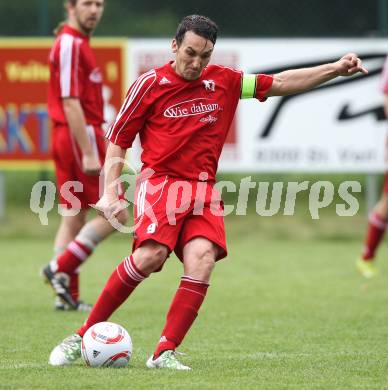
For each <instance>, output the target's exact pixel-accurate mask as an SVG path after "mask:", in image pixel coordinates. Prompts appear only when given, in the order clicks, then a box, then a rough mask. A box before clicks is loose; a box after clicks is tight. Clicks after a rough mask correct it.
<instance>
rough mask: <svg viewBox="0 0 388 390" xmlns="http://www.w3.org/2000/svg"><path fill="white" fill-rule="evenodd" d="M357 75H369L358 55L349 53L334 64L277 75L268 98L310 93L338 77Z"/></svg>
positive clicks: (293, 70)
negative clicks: (310, 90) (309, 91)
mask: <svg viewBox="0 0 388 390" xmlns="http://www.w3.org/2000/svg"><path fill="white" fill-rule="evenodd" d="M356 73H363V74H367V73H368V71H367V70H366V69H365V68H364V67H363V66H362V62H361V60H360V59H359V58H358V57H357V55H356V54H354V53H349V54H346V55H344V56H343V57H342V58H340V59H339V60H338V61H336V62H333V63H329V64H323V65H319V66H314V67H311V68H302V69H292V70H286V71H284V72H281V73H278V74H275V75H274V79H273V84H272V87H271V88H270V90H269V91H268V93H267V94H266V96H285V95H292V94H295V93H300V92H304V91H308V90H309V89H312V88H314V87H317V86H318V85H321V84H323V83H325V82H326V81H329V80H332V79H334V78H336V77H338V76H352V75H354V74H356Z"/></svg>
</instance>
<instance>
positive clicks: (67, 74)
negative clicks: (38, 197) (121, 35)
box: [43, 0, 127, 311]
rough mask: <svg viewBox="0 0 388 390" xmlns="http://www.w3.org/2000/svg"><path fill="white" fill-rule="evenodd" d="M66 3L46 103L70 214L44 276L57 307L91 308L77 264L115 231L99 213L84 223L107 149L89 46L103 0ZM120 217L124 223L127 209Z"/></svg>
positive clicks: (60, 187) (97, 76)
mask: <svg viewBox="0 0 388 390" xmlns="http://www.w3.org/2000/svg"><path fill="white" fill-rule="evenodd" d="M65 8H66V11H67V15H68V18H67V21H66V23H61V24H60V26H59V27H58V29H57V30H58V32H57V38H56V40H55V43H54V45H53V47H52V49H51V52H50V58H49V60H50V84H49V94H48V108H49V115H50V117H51V119H52V123H53V145H52V146H53V158H54V163H55V173H56V178H57V187H58V191H59V193H60V197H59V198H60V199H59V200H60V204H61V205H62V207H63V209H71V210H69V211H72V213H71V214H69V215H65V216H63V217H62V220H61V224H60V226H59V229H58V232H57V235H56V238H55V243H54V252H55V257H54V259H53V261H52V262H51V263H50V264H49V265H47V266H46V267H45V268H44V269H43V275H44V277H45V279H46V280H47V281H48V282H49V283H50V285H51V286H52V288H53V289H54V292H55V293H56V295H57V298H59V299H57V300H56V303H55V306H56V308H57V309H64V310H81V311H90V308H91V307H90V305H86V304H84V303H83V302H82V301H80V300H79V285H78V284H79V276H78V272H79V271H78V269H79V266H80V265H81V264H82V263H83V262H85V260H86V259H87V258H88V257H89V255H90V254H91V253H92V251H93V249H94V248H95V247H96V245H97V244H98V243H99V242H100V241H102V240H103V239H104V238H106V237H107V236H108V235H109V234H111V233H112V232H113V231H114V229H113V228H112V226H111V224H110V223H109V222H108V221H106V219H104V218H103V217H101V216H97V217H96V218H94V219H92V220H91V221H90V222H86V216H87V212H88V209H89V207H90V206H89V204H94V203H96V202H97V200H98V199H99V197H100V194H99V176H98V175H99V173H100V170H101V167H102V165H103V163H104V160H105V153H106V141H105V138H104V134H103V131H102V129H101V126H102V124H103V122H104V118H103V99H102V74H101V71H100V69H99V68H98V66H97V63H96V59H95V56H94V53H93V51H92V49H91V48H90V46H89V38H90V35H91V34H92V32H93V31H94V29H95V27H96V26H97V24H98V22H99V20H100V19H101V16H102V13H103V10H104V0H67V1H66V2H65ZM74 181H76V182H78V183H77V184H75V186H74V185H73V184H70V183H71V182H74ZM69 182H70V183H69ZM69 184H70V185H69ZM65 188H67V190H68V191H66V190H65ZM66 193H67V195H66ZM69 193H70V194H69ZM69 195H73V196H69ZM74 196H75V197H76V198H77V199H78V200H77V199H75V198H74ZM118 218H119V219H120V221H121V222H122V223H125V221H126V218H127V212H126V210H123V211H122V212H121V213H120V215H119V216H118Z"/></svg>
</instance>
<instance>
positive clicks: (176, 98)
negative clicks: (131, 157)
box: [106, 63, 272, 181]
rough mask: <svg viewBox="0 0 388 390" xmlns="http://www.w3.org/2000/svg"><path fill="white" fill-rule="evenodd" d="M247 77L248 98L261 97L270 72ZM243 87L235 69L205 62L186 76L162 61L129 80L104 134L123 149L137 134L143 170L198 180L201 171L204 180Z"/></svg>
mask: <svg viewBox="0 0 388 390" xmlns="http://www.w3.org/2000/svg"><path fill="white" fill-rule="evenodd" d="M253 78H254V81H253V83H254V84H253V85H254V88H255V89H254V91H253V92H252V93H251V94H250V96H249V97H257V98H258V99H259V100H265V98H264V96H265V93H266V92H267V91H268V90H269V88H270V87H271V85H272V77H271V76H265V75H259V76H253ZM250 81H252V77H251V79H250ZM243 90H244V95H246V94H247V88H243V72H241V71H238V70H234V69H231V68H227V67H223V66H219V65H209V66H207V67H206V68H205V69H204V70H203V72H202V75H201V77H200V78H199V79H198V80H194V81H187V80H185V79H183V78H182V77H180V76H179V75H178V74H177V73H176V72H175V71H174V69H173V68H172V67H171V63H168V64H166V65H164V66H163V67H161V68H158V69H153V70H151V71H149V72H147V73H145V74H143V75H142V76H140V77H139V78H138V79H137V80H136V81H135V83H134V84H132V86H131V87H130V89H129V91H128V94H127V97H126V99H125V101H124V104H123V106H122V108H121V110H120V112H119V114H118V116H117V118H116V121H115V123H114V124H113V125H112V127H111V128H110V130H109V131H108V133H107V135H106V136H107V138H108V139H109V140H110V141H111V142H113V143H114V144H116V145H119V146H120V147H121V148H123V149H125V148H129V147H130V146H131V145H132V142H133V140H134V139H135V136H136V134H137V133H139V135H140V141H141V145H142V148H143V152H142V155H141V159H142V162H143V170H144V169H147V168H151V169H152V170H153V171H155V175H156V176H160V175H168V176H172V177H179V178H182V179H188V180H199V176H200V174H201V173H207V180H208V181H215V175H216V171H217V167H218V160H219V158H220V155H221V151H222V147H223V145H224V142H225V139H226V136H227V133H228V130H229V127H230V124H231V122H232V120H233V117H234V114H235V111H236V108H237V103H238V101H239V99H240V97H241V96H242V92H243ZM248 90H249V88H248ZM245 97H247V96H245ZM202 178H204V175H202V176H201V180H202ZM205 180H206V178H205Z"/></svg>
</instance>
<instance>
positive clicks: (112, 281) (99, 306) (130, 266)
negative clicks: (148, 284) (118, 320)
mask: <svg viewBox="0 0 388 390" xmlns="http://www.w3.org/2000/svg"><path fill="white" fill-rule="evenodd" d="M145 278H146V276H145V275H143V274H142V273H141V272H140V271H139V270H138V268H137V267H136V265H135V263H134V261H133V258H132V256H131V257H126V258H125V259H124V260H123V261H122V262H121V263H120V264H119V265H118V266H117V268H116V269H115V270H114V271H113V273H112V275H111V276H110V278H109V279H108V282H107V283H106V285H105V287H104V289H103V290H102V293H101V295H100V296H99V298H98V299H97V302H96V303H95V305H94V306H93V309H92V311H91V312H90V314H89V317H88V319H87V320H86V322H85V323H84V325H83V326H82V327H81V328H80V329H78V331H77V333H78V334H79V335H80V336H83V335H84V334H85V332H86V331H87V330H88V329H89V328H90V327H91V326H92V325H94V324H97V322H101V321H106V320H107V319H108V318H109V317H110V316H111V315H112V313H113V312H114V311H115V310H116V309H117V308H118V307H119V306H120V305H121V304H122V303H123V302H124V301H125V300H126V299H127V298H128V297H129V295H130V294H131V293H132V291H133V290H134V289H135V288H136V287H137V285H138V284H139V283H140V282H141V281H143V280H144V279H145Z"/></svg>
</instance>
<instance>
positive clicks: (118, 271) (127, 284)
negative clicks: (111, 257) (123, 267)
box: [116, 266, 136, 288]
mask: <svg viewBox="0 0 388 390" xmlns="http://www.w3.org/2000/svg"><path fill="white" fill-rule="evenodd" d="M116 272H117V276H118V277H119V279H120V280H121V282H122V283H123V284H125V285H126V286H128V287H132V288H135V287H136V286H133V285H132V284H129V283H128V282H126V281H125V280H124V278H123V277H122V276H121V275H120V269H119V266H117V267H116Z"/></svg>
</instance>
